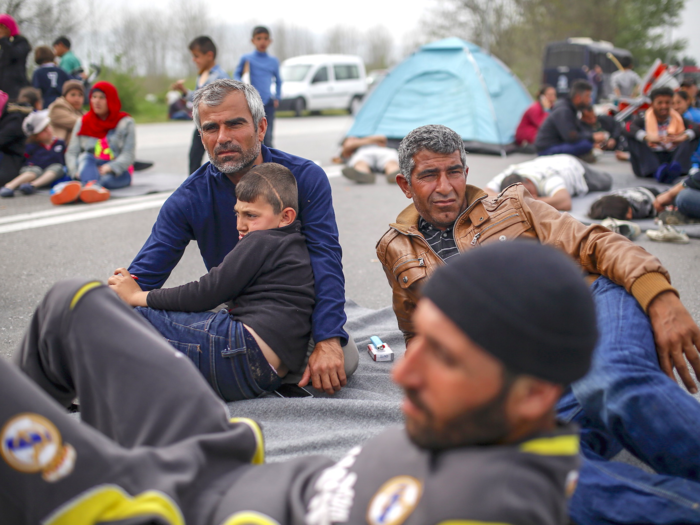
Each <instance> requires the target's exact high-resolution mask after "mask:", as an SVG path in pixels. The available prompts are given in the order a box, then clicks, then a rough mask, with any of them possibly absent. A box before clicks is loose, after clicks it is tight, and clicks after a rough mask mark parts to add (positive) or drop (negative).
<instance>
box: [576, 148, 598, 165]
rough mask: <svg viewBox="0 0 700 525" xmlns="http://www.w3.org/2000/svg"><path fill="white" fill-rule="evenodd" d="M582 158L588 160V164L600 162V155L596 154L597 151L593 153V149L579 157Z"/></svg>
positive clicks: (584, 160)
mask: <svg viewBox="0 0 700 525" xmlns="http://www.w3.org/2000/svg"><path fill="white" fill-rule="evenodd" d="M579 159H580V160H582V161H583V162H586V163H588V164H595V163H596V162H598V157H596V156H595V153H593V150H591V151H589V152H588V153H586V154H584V155H581V156H580V157H579Z"/></svg>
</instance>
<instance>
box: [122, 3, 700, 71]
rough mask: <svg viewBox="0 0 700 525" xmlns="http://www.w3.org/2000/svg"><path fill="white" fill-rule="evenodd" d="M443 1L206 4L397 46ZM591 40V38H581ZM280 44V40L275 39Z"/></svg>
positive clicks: (231, 13)
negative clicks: (373, 30) (382, 38)
mask: <svg viewBox="0 0 700 525" xmlns="http://www.w3.org/2000/svg"><path fill="white" fill-rule="evenodd" d="M438 2H439V0H401V1H398V0H351V1H349V2H330V1H328V0H296V1H295V2H290V1H289V0H262V1H255V2H250V1H242V0H237V1H236V0H233V1H232V0H206V4H207V6H208V8H209V10H210V13H211V14H212V15H213V17H214V19H216V20H226V21H229V22H234V23H245V22H250V23H251V25H252V24H253V23H260V24H274V23H275V22H277V21H279V20H284V21H285V22H287V23H290V24H295V25H299V26H306V27H308V28H309V29H311V30H312V31H314V32H316V33H319V34H320V33H323V32H324V31H325V30H326V29H328V28H329V27H332V26H335V25H338V24H343V25H348V26H354V27H356V28H358V29H361V30H364V29H367V28H370V27H374V26H376V25H383V26H384V27H386V28H387V30H388V31H390V32H391V34H392V35H393V36H394V40H395V42H396V43H402V42H404V41H405V40H406V39H410V36H411V33H414V32H416V31H418V30H420V27H421V22H422V21H423V20H424V18H425V15H426V13H427V12H428V10H429V9H430V8H431V7H433V6H435V5H436V4H437V3H438ZM121 3H123V4H127V5H129V6H130V7H132V8H135V9H138V8H140V7H142V6H143V5H144V2H143V0H121ZM147 4H148V5H149V6H153V7H161V8H166V7H167V6H168V5H170V4H172V2H170V1H169V0H149V1H148V2H147ZM699 24H700V0H686V8H685V12H684V14H683V22H682V23H681V24H680V26H679V27H678V28H676V29H674V32H673V36H674V37H675V38H686V39H687V40H688V47H687V49H686V54H688V55H690V56H693V57H694V58H695V59H696V60H698V62H700V31H699V30H698V26H699ZM580 36H585V35H580ZM273 38H274V35H273Z"/></svg>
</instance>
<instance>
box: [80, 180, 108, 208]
mask: <svg viewBox="0 0 700 525" xmlns="http://www.w3.org/2000/svg"><path fill="white" fill-rule="evenodd" d="M107 199H109V190H108V189H107V188H104V187H102V186H100V185H99V184H97V183H96V182H94V181H90V182H88V183H87V184H86V185H85V186H84V187H83V189H82V190H81V191H80V200H81V201H83V202H86V203H88V204H90V203H93V202H102V201H106V200H107Z"/></svg>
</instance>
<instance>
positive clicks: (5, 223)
mask: <svg viewBox="0 0 700 525" xmlns="http://www.w3.org/2000/svg"><path fill="white" fill-rule="evenodd" d="M322 169H323V170H324V171H325V172H326V175H327V176H328V178H333V177H339V176H340V170H341V166H338V165H332V166H326V167H322ZM169 196H170V193H157V194H154V195H144V196H141V197H130V198H124V199H113V200H109V201H106V202H102V203H99V204H92V205H90V207H89V208H87V207H85V206H82V205H80V204H78V205H71V206H63V207H59V208H55V209H51V210H44V211H37V212H29V213H18V214H17V215H10V216H6V217H0V234H3V233H11V232H18V231H23V230H31V229H33V228H43V227H45V226H55V225H57V224H66V223H69V222H77V221H85V220H89V219H97V218H100V217H109V216H111V215H120V214H122V213H130V212H134V211H142V210H149V209H151V208H160V207H161V206H162V205H163V203H164V202H165V201H166V199H167V198H168V197H169Z"/></svg>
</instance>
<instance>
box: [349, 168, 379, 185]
mask: <svg viewBox="0 0 700 525" xmlns="http://www.w3.org/2000/svg"><path fill="white" fill-rule="evenodd" d="M341 172H342V174H343V176H344V177H346V178H348V179H350V180H354V181H355V182H357V183H358V184H374V178H375V175H374V173H365V172H364V171H358V170H356V169H355V168H351V167H350V166H347V167H345V168H343V169H342V170H341Z"/></svg>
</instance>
